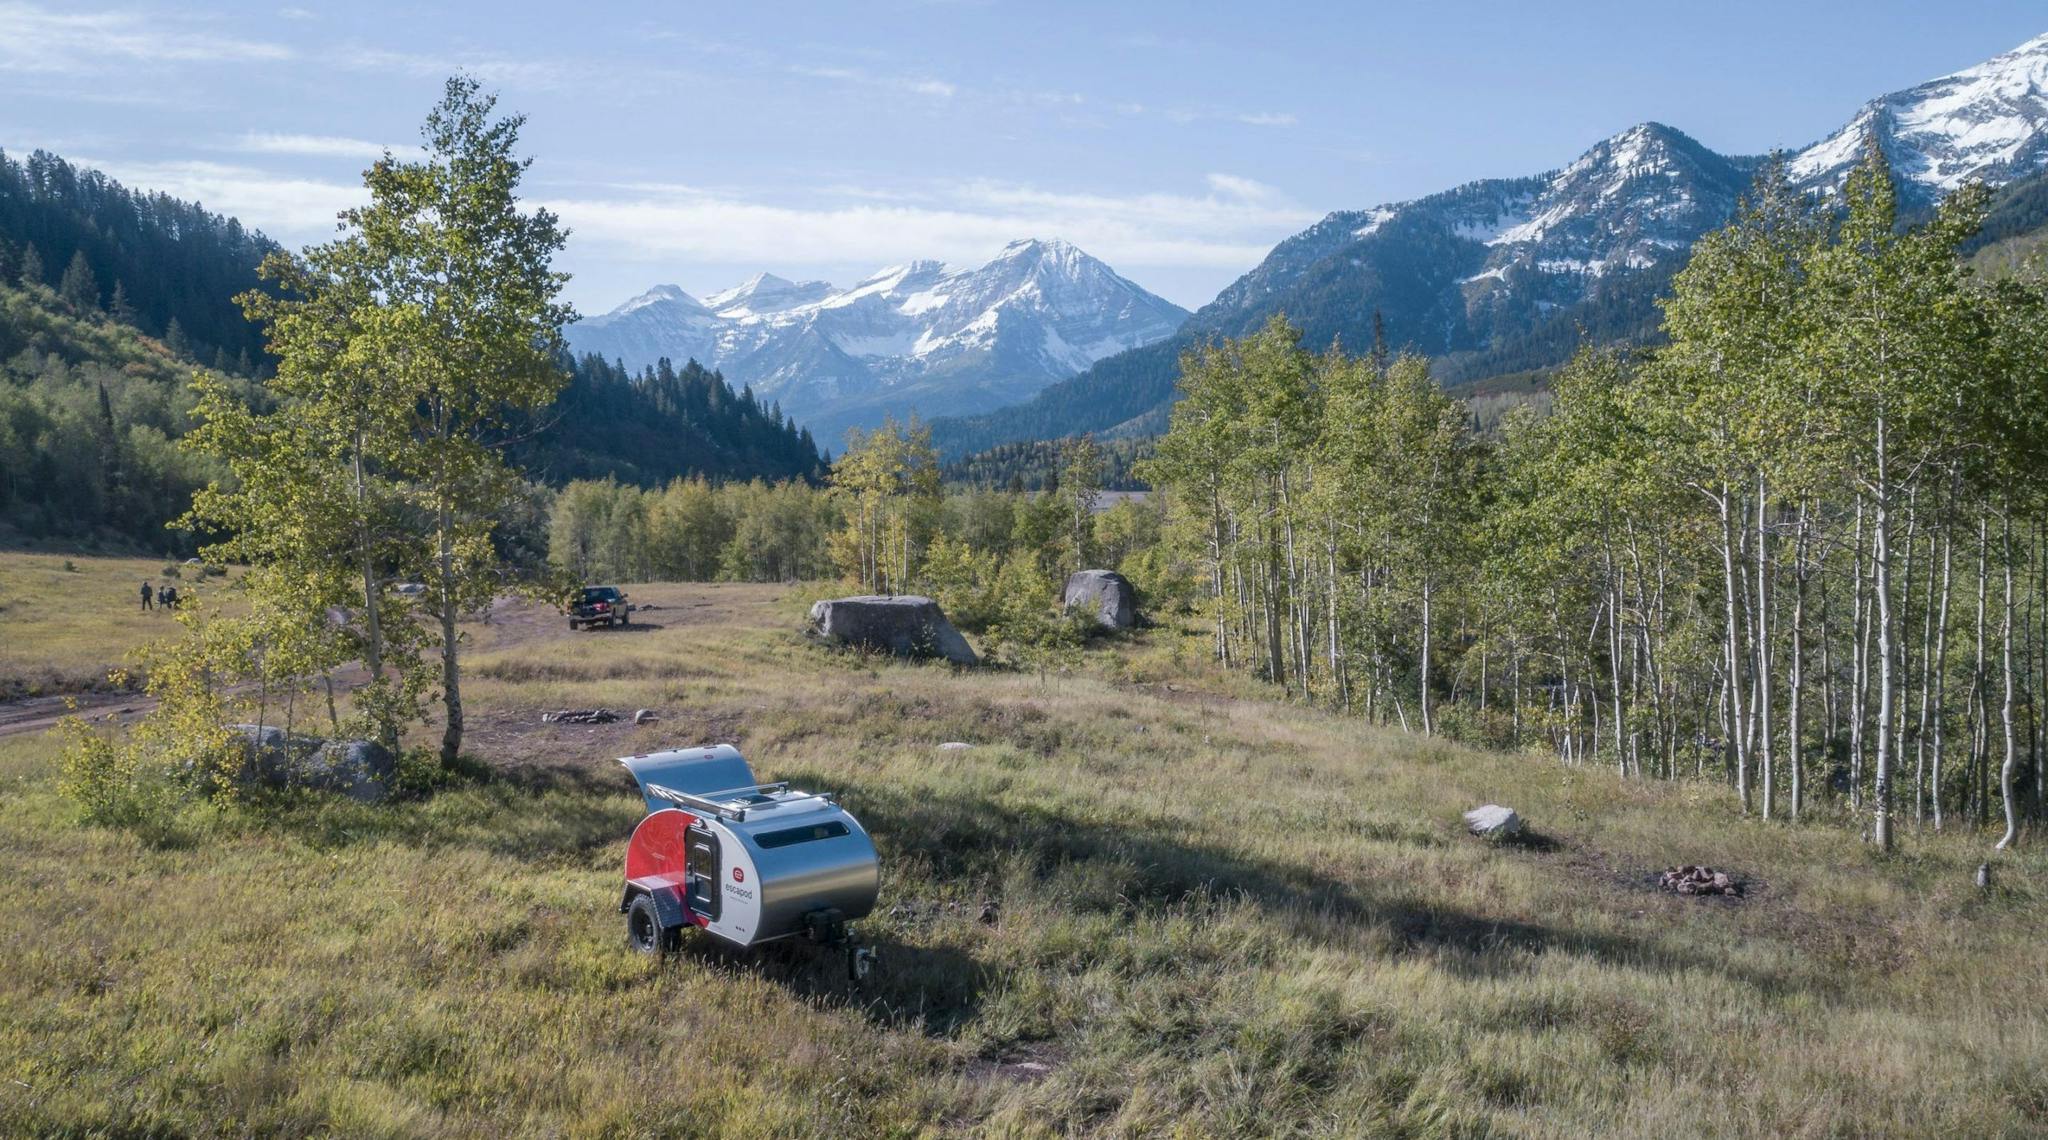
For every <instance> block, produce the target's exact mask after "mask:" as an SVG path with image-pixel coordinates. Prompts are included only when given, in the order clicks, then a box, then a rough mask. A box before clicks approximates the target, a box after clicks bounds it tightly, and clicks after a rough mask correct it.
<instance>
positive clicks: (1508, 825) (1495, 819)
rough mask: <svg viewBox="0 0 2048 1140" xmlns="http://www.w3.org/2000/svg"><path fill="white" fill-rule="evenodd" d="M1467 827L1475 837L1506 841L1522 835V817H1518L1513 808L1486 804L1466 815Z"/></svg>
mask: <svg viewBox="0 0 2048 1140" xmlns="http://www.w3.org/2000/svg"><path fill="white" fill-rule="evenodd" d="M1465 826H1466V827H1467V828H1470V829H1471V831H1472V834H1474V835H1478V836H1483V837H1485V838H1487V839H1504V838H1506V837H1508V836H1510V835H1518V834H1520V833H1521V830H1522V817H1521V816H1519V815H1516V814H1515V809H1513V808H1505V807H1502V806H1500V805H1499V804H1486V805H1484V806H1482V807H1476V808H1473V809H1472V810H1471V811H1468V812H1466V813H1465Z"/></svg>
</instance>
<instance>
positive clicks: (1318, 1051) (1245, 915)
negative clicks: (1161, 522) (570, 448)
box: [0, 586, 2048, 1137]
mask: <svg viewBox="0 0 2048 1140" xmlns="http://www.w3.org/2000/svg"><path fill="white" fill-rule="evenodd" d="M633 594H634V597H635V599H636V600H637V601H641V602H653V603H655V604H656V605H658V606H659V607H660V608H659V609H656V610H652V611H645V612H643V613H642V614H640V615H637V616H639V617H640V618H641V619H643V620H644V621H645V622H646V623H647V624H648V625H649V626H654V625H659V626H660V627H661V628H658V629H656V628H648V629H645V630H641V631H635V632H619V633H608V632H605V631H596V632H593V633H589V634H578V635H576V636H574V637H570V636H568V635H567V634H566V631H558V629H557V623H555V622H554V621H553V620H552V619H551V618H549V617H548V616H546V615H532V614H526V613H523V612H511V611H507V612H506V613H503V614H501V615H500V616H499V617H498V619H497V620H495V621H494V623H493V627H492V629H491V630H490V631H489V633H488V634H487V635H486V634H485V632H484V631H483V630H481V629H479V630H478V631H477V632H478V634H479V639H480V642H483V643H485V644H486V646H487V647H486V648H485V649H484V650H483V651H482V652H480V654H479V655H478V657H477V659H476V671H475V679H474V681H473V682H472V684H471V686H470V696H471V700H472V702H473V704H474V706H475V709H474V712H473V716H474V718H475V719H476V720H477V722H478V732H477V739H478V742H479V749H478V750H479V755H482V756H485V757H487V758H490V759H492V760H493V761H494V763H496V764H497V766H498V768H499V770H500V771H501V773H502V775H501V776H500V778H497V779H493V780H491V781H488V782H485V783H481V784H471V785H466V786H463V787H459V788H456V789H453V790H449V791H445V792H443V793H441V794H440V795H438V796H435V797H433V798H431V799H427V800H421V801H415V802H409V803H404V804H396V805H391V806H388V807H383V808H362V807H356V806H351V805H342V804H334V803H320V802H315V801H305V802H299V803H294V804H287V805H283V806H282V807H281V808H279V809H277V810H275V811H274V812H272V813H270V814H269V815H267V816H266V817H263V818H257V817H255V816H254V815H253V814H243V813H231V814H228V815H209V814H206V813H199V812H194V813H193V814H192V815H191V816H190V818H189V819H186V820H184V821H182V830H180V831H178V832H175V833H174V834H173V835H172V836H171V837H169V838H168V839H167V840H166V841H164V842H162V843H160V844H159V845H158V846H145V845H143V844H142V843H140V842H139V841H138V840H136V839H135V838H134V837H132V836H129V835H126V834H123V833H117V832H110V831H104V830H99V829H93V828H85V827H79V826H77V825H75V824H74V823H73V822H71V817H70V814H69V812H68V810H67V808H66V806H65V805H64V804H62V803H61V802H60V801H59V800H57V798H56V797H55V795H54V792H53V791H52V789H51V786H50V783H49V778H48V775H47V773H48V770H49V753H50V749H51V747H52V746H51V744H50V743H49V742H47V741H45V740H35V739H31V740H15V741H11V742H0V879H4V881H6V882H7V883H9V884H10V889H9V891H8V892H7V894H6V895H5V901H4V902H0V946H4V947H5V948H6V951H5V952H6V955H7V961H8V968H7V969H6V970H5V971H0V1133H6V1134H16V1133H35V1134H44V1133H66V1132H69V1133H77V1134H90V1133H105V1132H111V1133H123V1134H136V1133H174V1134H175V1133H222V1132H235V1133H240V1132H264V1133H292V1134H299V1133H306V1132H315V1131H323V1130H324V1131H332V1132H338V1133H344V1134H367V1135H442V1134H448V1133H489V1134H516V1135H528V1134H541V1135H579V1136H581V1135H590V1136H597V1135H641V1134H680V1135H705V1136H712V1135H718V1136H792V1135H794V1136H808V1135H827V1134H830V1135H834V1136H867V1135H940V1134H950V1133H989V1134H1004V1135H1024V1136H1030V1135H1050V1134H1058V1133H1065V1132H1088V1133H1097V1134H1105V1135H1128V1136H1150V1135H1159V1134H1168V1133H1180V1134H1185V1135H1230V1136H1236V1135H1248V1134H1262V1135H1263V1134H1283V1135H1284V1134H1298V1135H1333V1136H1360V1135H1400V1136H1451V1135H1458V1136H1477V1135H1514V1136H1558V1137H1565V1136H1572V1137H1577V1136H1585V1135H1589V1134H1594V1133H1605V1134H1618V1135H1633V1136H1660V1137H1661V1136H1679V1135H1685V1136H1715V1135H1726V1136H1758V1135H1770V1136H1780V1135H1793V1136H1881V1135H1968V1136H2001V1135H2004V1136H2022V1135H2040V1134H2042V1133H2043V1131H2044V1130H2048V1027H2044V1022H2043V1019H2042V1017H2041V1011H2042V1010H2044V1009H2048V978H2044V976H2043V974H2042V971H2041V970H2040V969H2039V968H2038V963H2039V959H2040V938H2041V932H2042V930H2043V917H2044V908H2043V899H2042V897H2041V894H2040V890H2039V887H2038V884H2039V882H2040V876H2041V874H2042V872H2043V871H2044V870H2048V862H2044V860H2043V859H2042V857H2041V856H2039V855H2036V854H2033V853H2031V852H2030V853H2026V854H2023V855H2020V856H2018V857H2014V858H2011V859H2008V860H2006V861H2005V862H2004V863H2003V864H2002V865H2001V866H2000V868H1999V872H1998V874H1999V882H2000V883H2001V887H2000V889H1998V890H1997V891H1995V892H1993V893H1991V894H1989V895H1984V894H1980V893H1979V892H1977V891H1976V890H1975V889H1974V888H1973V887H1972V886H1971V885H1970V881H1969V880H1970V873H1971V871H1972V870H1973V869H1974V868H1975V866H1976V864H1977V862H1978V861H1980V859H1981V858H1982V857H1983V855H1982V852H1983V849H1984V848H1985V847H1986V846H1987V843H1986V842H1985V841H1984V840H1983V838H1982V837H1980V836H1967V837H1963V836H1947V837H1938V838H1937V837H1933V836H1925V837H1920V838H1917V839H1915V838H1912V837H1909V838H1908V840H1907V843H1906V844H1905V846H1906V851H1907V853H1906V854H1904V855H1901V856H1897V857H1894V858H1891V859H1879V858H1876V857H1874V856H1873V855H1872V854H1870V853H1869V852H1868V851H1867V850H1866V849H1865V848H1864V847H1862V846H1861V845H1860V844H1859V843H1858V842H1857V841H1856V838H1855V836H1854V835H1853V833H1848V832H1845V831H1842V830H1839V829H1835V828H1827V827H1806V828H1789V827H1784V826H1776V825H1772V826H1766V825H1763V824H1760V823H1757V822H1755V821H1748V820H1743V819H1740V818H1738V817H1737V816H1735V815H1734V814H1733V813H1731V812H1730V811H1729V809H1728V797H1727V796H1726V795H1725V794H1723V793H1722V792H1721V791H1720V790H1719V789H1716V788H1692V789H1688V788H1665V787H1646V786H1641V785H1633V784H1627V783H1623V782H1621V781H1618V780H1616V779H1615V778H1614V777H1612V776H1611V775H1610V774H1608V773H1606V772H1603V771H1596V770H1586V769H1581V770H1575V771H1568V770H1564V769H1560V768H1559V767H1558V766H1557V765H1556V764H1555V763H1554V762H1551V761H1547V760H1543V759H1540V758H1532V757H1513V756H1501V755H1495V754H1487V753H1481V752H1475V751H1471V750H1467V749H1463V748H1458V747H1454V746H1450V745H1444V744H1438V743H1430V742H1424V741H1418V740H1415V739H1411V738H1407V737H1403V736H1400V735H1397V734H1390V733H1383V732H1379V731H1376V730H1373V729H1370V728H1367V727H1365V726H1361V725H1359V724H1356V723H1353V722H1347V721H1343V720H1339V719H1337V718H1333V717H1329V716H1326V715H1323V714H1321V713H1317V712H1311V711H1305V710H1302V709H1298V708H1292V707H1288V706H1286V705H1283V704H1279V703H1275V702H1272V701H1268V700H1265V699H1261V698H1260V697H1259V696H1258V695H1257V694H1256V692H1255V691H1253V690H1251V689H1249V688H1248V687H1247V686H1246V685H1245V684H1244V683H1243V682H1241V681H1235V680H1232V679H1229V678H1225V677H1223V676H1221V675H1218V674H1216V673H1213V672H1211V671H1209V670H1208V669H1207V668H1206V667H1205V666H1202V665H1201V664H1199V660H1200V654H1199V639H1198V638H1195V639H1189V641H1188V643H1187V644H1185V645H1183V644H1181V639H1180V638H1179V637H1177V636H1176V635H1175V633H1174V632H1173V631H1171V630H1160V631H1155V632H1154V633H1152V634H1149V635H1147V637H1146V638H1144V639H1142V640H1140V641H1137V642H1132V643H1124V644H1119V645H1114V646H1108V647H1104V648H1101V649H1099V650H1097V651H1094V652H1092V653H1091V654H1090V658H1089V663H1088V665H1087V667H1086V670H1085V671H1084V672H1083V673H1082V674H1080V675H1076V676H1071V677H1064V678H1055V679H1053V680H1051V681H1049V682H1045V683H1041V682H1040V681H1039V680H1037V679H1036V678H1035V677H1030V676H1019V675H1014V674H994V673H986V672H964V673H963V672H955V671H953V670H951V669H949V668H945V667H936V666H915V665H904V664H897V663H890V662H878V661H873V660H868V659H863V658H860V657H856V656H850V655H839V654H830V653H826V652H824V651H821V650H818V649H816V648H813V647H812V646H810V645H808V644H806V643H805V642H804V641H803V639H802V638H801V637H799V636H798V635H797V634H796V633H795V632H794V629H795V625H796V621H797V619H798V617H799V615H800V613H801V603H802V598H801V597H799V596H798V595H797V593H796V592H794V591H786V590H781V589H777V588H749V587H733V586H726V587H717V588H712V587H685V586H653V587H638V588H635V589H634V590H633ZM571 704H573V705H608V706H610V707H613V708H618V709H625V710H630V709H632V708H636V707H651V708H655V709H658V710H660V711H661V712H662V713H663V714H664V716H665V718H666V719H665V720H664V722H663V723H662V724H661V725H659V726H647V727H641V728H634V727H632V726H630V725H613V726H604V727H600V728H595V729H585V728H578V727H573V726H571V727H557V726H549V727H548V728H546V729H541V728H540V727H539V726H538V725H537V724H535V721H536V720H537V716H538V712H539V710H541V709H544V708H548V707H559V706H562V705H571ZM718 738H724V739H734V740H736V741H738V742H739V743H740V744H741V745H742V746H743V747H744V748H745V750H746V751H747V753H748V756H749V758H750V759H751V760H752V761H753V762H754V764H755V767H756V769H757V770H758V771H761V772H763V773H764V778H784V777H787V778H792V779H795V780H797V781H798V782H800V783H804V784H811V785H817V786H821V787H826V788H832V789H838V790H841V791H842V792H843V793H844V796H845V799H846V802H847V803H848V804H849V806H850V807H851V808H852V809H853V810H854V811H855V812H856V813H857V814H858V815H860V817H861V818H862V820H863V821H864V822H865V823H867V825H868V826H869V828H870V830H871V831H872V832H873V833H874V834H875V836H876V838H877V841H878V843H879V845H880V847H881V850H882V853H883V859H884V880H883V900H882V909H881V911H880V912H879V913H878V914H877V915H876V916H875V917H874V918H872V919H870V920H869V921H868V922H867V923H865V924H864V925H865V928H866V933H867V934H868V936H869V937H871V938H872V939H873V940H875V941H876V942H877V943H878V944H879V945H880V946H881V948H882V955H883V959H884V965H883V969H882V971H881V973H880V974H879V976H878V977H877V978H876V979H875V980H874V981H873V982H872V983H870V985H869V986H868V987H867V988H866V989H864V990H853V989H850V988H849V987H848V986H847V985H846V983H844V982H843V981H842V980H840V978H839V976H838V971H837V963H836V962H835V961H832V960H830V959H821V958H818V957H814V956H812V955H811V954H809V953H808V952H807V951H805V950H803V949H801V948H797V949H792V950H789V951H786V952H776V951H771V952H767V953H762V954H758V955H753V956H744V955H731V954H725V953H720V952H718V951H716V950H713V949H711V948H708V947H704V946H701V945H694V944H693V945H692V946H691V947H690V948H688V949H687V950H686V951H685V953H683V954H682V955H680V956H679V957H678V958H677V959H675V960H673V961H670V962H667V963H661V964H656V963H650V962H645V961H642V960H639V959H637V958H634V957H633V956H631V955H630V954H629V953H628V952H627V951H626V950H625V949H624V948H623V945H622V939H621V931H620V929H619V927H620V923H619V920H618V918H617V916H616V915H615V914H614V913H613V906H614V905H615V901H616V898H617V885H618V883H617V877H618V873H619V871H618V868H619V861H620V858H621V856H622V852H623V848H624V840H625V837H626V835H627V833H628V831H629V830H630V828H631V826H632V824H633V822H634V820H635V819H636V818H637V817H638V815H639V811H640V809H639V806H638V801H637V800H636V798H635V797H634V796H633V795H632V794H631V791H630V784H629V783H628V782H627V781H626V779H625V777H624V776H623V775H622V774H619V773H618V772H617V771H616V768H615V766H614V765H612V763H611V761H610V758H611V757H613V756H616V755H619V754H621V753H624V752H628V751H638V750H644V749H646V748H648V747H652V746H655V745H658V744H661V743H668V742H674V743H693V742H695V741H697V740H699V739H718ZM948 740H961V741H967V742H970V743H972V744H974V745H975V747H974V748H972V749H970V750H967V751H948V752H941V751H938V750H937V748H936V745H937V744H939V743H940V742H943V741H948ZM1486 800H1497V801H1500V802H1505V803H1509V804H1511V805H1513V806H1514V807H1516V808H1518V809H1519V810H1521V811H1522V812H1523V813H1524V814H1525V815H1527V816H1528V817H1529V818H1530V819H1531V820H1532V821H1533V822H1534V824H1535V826H1536V827H1537V828H1539V829H1540V830H1541V832H1542V833H1543V837H1544V839H1545V840H1547V842H1539V843H1537V844H1534V845H1530V846H1523V847H1495V846H1490V845H1487V844H1484V843H1482V842H1480V841H1477V840H1473V839H1470V838H1468V837H1466V836H1464V835H1462V834H1461V833H1460V831H1459V827H1458V814H1459V813H1460V812H1461V811H1462V810H1464V809H1465V808H1467V807H1470V806H1472V805H1473V804H1475V803H1478V802H1482V801H1486ZM1672 862H1706V863H1712V864H1714V865H1716V866H1726V867H1730V868H1733V869H1735V870H1736V871H1738V872H1740V873H1741V874H1743V875H1744V876H1745V877H1747V878H1749V879H1750V880H1751V881H1752V882H1753V883H1754V884H1756V889H1755V890H1754V891H1753V892H1752V894H1751V896H1750V897H1749V898H1747V899H1745V900H1743V901H1741V902H1739V903H1724V902H1720V901H1715V900H1694V899H1680V898H1676V897H1672V896H1666V895H1663V894H1660V893H1658V892H1656V891H1654V890H1651V889H1649V888H1648V886H1647V884H1646V878H1647V876H1648V875H1649V874H1650V873H1651V872H1652V871H1654V870H1656V869H1658V868H1660V867H1662V866H1663V865H1665V864H1667V863H1672ZM991 900H992V901H995V902H996V903H997V904H998V905H999V907H1000V921H998V922H997V923H996V924H994V925H985V924H983V923H981V922H980V921H978V920H977V915H978V914H979V912H980V908H981V905H982V903H983V902H984V901H991Z"/></svg>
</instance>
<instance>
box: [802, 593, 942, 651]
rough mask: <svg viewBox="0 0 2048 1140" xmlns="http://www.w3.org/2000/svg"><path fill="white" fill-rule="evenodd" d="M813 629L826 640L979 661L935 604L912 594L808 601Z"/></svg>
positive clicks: (937, 604)
mask: <svg viewBox="0 0 2048 1140" xmlns="http://www.w3.org/2000/svg"><path fill="white" fill-rule="evenodd" d="M811 628H812V629H813V630H815V631H816V632H817V634H818V635H819V636H820V637H823V638H825V639H826V640H827V641H835V642H838V643H839V644H841V645H854V646H859V647H861V648H863V649H876V650H883V651H886V652H889V653H894V654H897V655H899V656H903V657H943V658H945V659H946V660H948V661H952V662H954V663H956V664H960V665H973V664H977V663H978V662H979V661H980V660H981V659H980V658H978V657H976V656H975V655H974V650H973V649H972V648H971V647H970V646H969V645H968V644H967V639H966V638H964V637H962V636H960V631H959V630H957V629H954V628H953V623H952V622H949V621H947V620H946V614H945V611H943V610H941V609H939V603H937V602H935V601H932V600H931V599H930V598H926V597H920V596H919V595H916V594H899V595H894V596H890V597H883V596H880V595H874V594H870V595H867V596H864V597H857V598H827V599H825V600H824V601H821V602H818V603H816V604H814V605H812V606H811Z"/></svg>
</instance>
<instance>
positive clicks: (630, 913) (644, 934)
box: [626, 893, 683, 954]
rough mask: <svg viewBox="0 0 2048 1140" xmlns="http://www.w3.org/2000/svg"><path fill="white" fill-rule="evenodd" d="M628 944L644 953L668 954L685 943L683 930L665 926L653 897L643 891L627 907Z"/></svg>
mask: <svg viewBox="0 0 2048 1140" xmlns="http://www.w3.org/2000/svg"><path fill="white" fill-rule="evenodd" d="M626 944H627V945H628V946H631V947H632V948H633V949H634V950H637V951H639V952H640V953H642V954H668V953H672V952H674V951H675V949H676V948H677V947H679V946H681V945H682V944H683V932H682V931H681V930H680V929H678V928H676V927H667V928H664V927H663V926H662V925H661V912H660V911H658V910H656V909H655V906H654V899H653V897H652V896H650V895H647V894H645V893H642V894H640V895H638V896H636V897H635V898H634V899H633V905H632V906H630V907H627V908H626Z"/></svg>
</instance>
